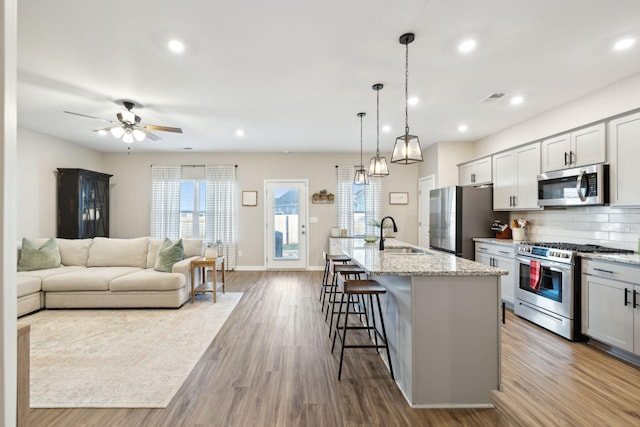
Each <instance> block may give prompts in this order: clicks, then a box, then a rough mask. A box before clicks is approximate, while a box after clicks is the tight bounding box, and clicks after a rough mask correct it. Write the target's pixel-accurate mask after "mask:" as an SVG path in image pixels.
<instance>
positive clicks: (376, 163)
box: [369, 83, 389, 177]
mask: <svg viewBox="0 0 640 427" xmlns="http://www.w3.org/2000/svg"><path fill="white" fill-rule="evenodd" d="M383 87H384V86H383V85H382V83H376V84H374V85H373V87H372V88H373V90H375V91H376V156H375V157H372V158H371V161H370V162H369V176H379V177H382V176H387V175H389V168H388V167H387V159H386V158H385V157H381V156H380V89H382V88H383Z"/></svg>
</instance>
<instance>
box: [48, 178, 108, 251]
mask: <svg viewBox="0 0 640 427" xmlns="http://www.w3.org/2000/svg"><path fill="white" fill-rule="evenodd" d="M112 176H113V175H109V174H106V173H100V172H93V171H89V170H85V169H62V168H58V219H57V222H58V233H57V237H61V238H66V239H88V238H92V237H109V178H111V177H112Z"/></svg>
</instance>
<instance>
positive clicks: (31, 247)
mask: <svg viewBox="0 0 640 427" xmlns="http://www.w3.org/2000/svg"><path fill="white" fill-rule="evenodd" d="M59 266H60V250H59V249H58V244H57V243H56V239H49V240H47V241H46V242H45V243H44V244H43V245H41V246H40V245H36V244H35V243H34V242H32V241H31V240H29V239H27V238H26V237H25V238H23V239H22V250H21V252H20V260H19V261H18V271H32V270H42V269H45V268H55V267H59Z"/></svg>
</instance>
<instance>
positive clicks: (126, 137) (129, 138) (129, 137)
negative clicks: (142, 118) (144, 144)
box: [122, 132, 133, 144]
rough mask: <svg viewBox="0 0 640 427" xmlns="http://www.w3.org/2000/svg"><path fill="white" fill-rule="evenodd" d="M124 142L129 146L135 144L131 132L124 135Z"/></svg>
mask: <svg viewBox="0 0 640 427" xmlns="http://www.w3.org/2000/svg"><path fill="white" fill-rule="evenodd" d="M122 141H123V142H126V143H127V144H131V143H133V134H132V133H131V132H125V133H124V135H122Z"/></svg>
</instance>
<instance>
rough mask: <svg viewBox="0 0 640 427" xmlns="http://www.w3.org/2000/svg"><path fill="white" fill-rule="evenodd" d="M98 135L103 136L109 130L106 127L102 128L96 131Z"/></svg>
mask: <svg viewBox="0 0 640 427" xmlns="http://www.w3.org/2000/svg"><path fill="white" fill-rule="evenodd" d="M96 133H97V134H98V135H100V136H103V135H106V134H107V133H108V132H107V131H106V130H104V129H100V130H99V131H97V132H96Z"/></svg>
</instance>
